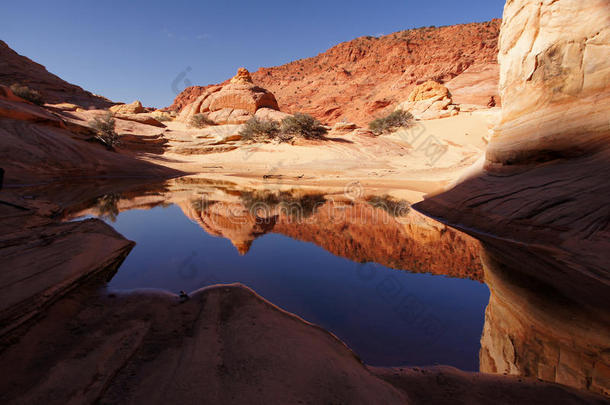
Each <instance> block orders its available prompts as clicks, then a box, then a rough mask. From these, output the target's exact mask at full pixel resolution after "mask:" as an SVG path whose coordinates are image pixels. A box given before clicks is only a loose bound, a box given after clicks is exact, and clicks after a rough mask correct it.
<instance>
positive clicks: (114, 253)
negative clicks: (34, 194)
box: [0, 203, 134, 336]
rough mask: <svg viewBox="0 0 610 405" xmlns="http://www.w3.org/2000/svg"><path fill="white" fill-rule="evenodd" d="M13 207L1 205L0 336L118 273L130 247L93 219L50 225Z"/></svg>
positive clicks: (112, 231)
mask: <svg viewBox="0 0 610 405" xmlns="http://www.w3.org/2000/svg"><path fill="white" fill-rule="evenodd" d="M17 207H20V206H16V205H13V206H9V205H5V204H3V203H0V212H1V213H2V220H1V221H0V230H1V232H0V234H1V235H2V236H1V237H0V261H2V266H3V269H2V272H0V297H1V298H0V336H3V335H5V334H7V333H8V332H9V331H10V330H12V329H15V328H17V327H18V326H20V325H21V324H23V323H24V322H27V321H28V320H31V319H32V318H33V317H35V316H37V315H40V313H41V312H42V311H43V310H44V309H46V307H47V306H48V305H49V304H51V303H52V302H53V301H55V300H57V299H58V298H60V297H62V296H63V295H65V294H67V293H68V292H69V291H71V290H72V289H74V288H77V287H78V286H79V284H80V283H82V282H83V280H86V279H88V278H90V277H92V276H94V275H96V274H98V273H99V272H101V271H108V270H109V269H116V268H118V266H119V265H120V264H121V262H122V261H123V259H124V258H125V257H126V256H127V254H128V253H129V252H130V251H131V249H132V247H133V245H134V243H133V242H130V241H128V240H126V239H125V238H123V237H122V236H121V235H119V234H118V233H116V232H115V231H114V230H112V228H110V227H109V226H108V225H106V224H105V223H104V222H102V221H100V220H97V219H90V220H87V221H84V222H69V223H55V222H54V221H52V220H49V219H46V218H43V217H38V216H36V215H35V214H33V213H32V212H33V211H32V210H31V209H28V208H17Z"/></svg>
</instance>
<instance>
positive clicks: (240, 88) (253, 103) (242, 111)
mask: <svg viewBox="0 0 610 405" xmlns="http://www.w3.org/2000/svg"><path fill="white" fill-rule="evenodd" d="M247 77H249V73H248V71H247V70H245V69H243V68H240V70H239V71H238V73H237V75H236V76H235V77H234V79H235V81H231V83H229V84H226V85H222V86H213V87H209V88H206V89H205V90H204V92H203V94H201V95H200V96H199V97H197V98H196V99H195V101H193V102H192V103H190V104H188V105H186V106H185V107H184V108H183V109H182V111H181V113H180V115H179V116H178V120H179V121H182V122H189V121H190V119H191V118H192V117H193V115H195V114H205V115H206V116H207V118H209V119H211V120H212V121H214V122H215V123H216V124H242V123H244V122H246V121H248V119H250V118H252V116H253V115H254V114H255V113H256V112H257V110H259V109H261V108H268V109H272V110H279V106H278V104H277V100H276V99H275V96H274V95H273V94H272V93H270V92H269V91H267V90H265V89H263V88H261V87H258V86H255V85H254V84H252V83H250V82H248V81H247Z"/></svg>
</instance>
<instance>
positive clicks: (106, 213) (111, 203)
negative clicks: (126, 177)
mask: <svg viewBox="0 0 610 405" xmlns="http://www.w3.org/2000/svg"><path fill="white" fill-rule="evenodd" d="M120 199H121V195H120V194H117V193H109V194H104V195H103V196H101V197H98V198H97V200H96V202H95V206H96V207H97V213H98V215H99V216H100V217H102V218H106V219H109V220H110V221H112V222H114V221H116V218H117V216H118V215H119V208H118V203H119V201H120Z"/></svg>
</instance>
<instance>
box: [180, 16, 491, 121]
mask: <svg viewBox="0 0 610 405" xmlns="http://www.w3.org/2000/svg"><path fill="white" fill-rule="evenodd" d="M500 24H501V20H498V19H495V20H492V21H489V22H483V23H471V24H462V25H454V26H447V27H440V28H435V27H426V28H418V29H412V30H406V31H400V32H396V33H394V34H390V35H386V36H383V37H379V38H375V37H361V38H357V39H354V40H352V41H349V42H343V43H341V44H339V45H337V46H334V47H333V48H331V49H329V50H328V51H326V52H324V53H321V54H319V55H317V56H315V57H312V58H307V59H301V60H297V61H294V62H291V63H288V64H286V65H282V66H276V67H271V68H261V69H259V70H258V71H256V72H255V73H253V74H252V78H253V80H254V82H255V84H257V85H259V86H261V87H264V88H266V89H268V90H270V91H271V92H272V93H273V94H275V97H276V98H277V100H278V103H279V105H280V109H281V110H282V111H285V112H289V113H294V112H297V111H301V112H306V113H309V114H311V115H313V116H315V117H316V118H318V119H320V120H322V121H323V122H326V123H333V122H335V121H338V120H340V119H345V120H348V121H353V122H356V123H359V124H367V123H368V122H369V121H370V120H371V119H373V118H374V117H376V116H378V115H380V114H383V113H385V112H387V111H390V110H392V109H393V108H394V106H395V105H396V104H397V103H398V102H401V101H404V100H405V99H406V98H407V96H408V94H409V92H410V90H411V89H412V88H413V87H414V86H415V85H416V84H418V83H421V82H423V81H426V80H429V79H432V80H436V81H440V82H443V83H445V84H446V85H447V87H449V89H450V90H451V92H452V93H453V95H454V101H455V102H457V103H468V104H480V105H485V104H487V101H488V100H489V98H490V96H492V95H493V96H495V97H496V99H497V100H499V97H498V91H497V83H498V78H499V69H498V64H497V55H498V36H499V32H500ZM204 89H205V87H200V86H192V87H189V88H187V89H185V90H184V91H183V92H182V93H181V94H180V95H178V97H176V99H175V101H174V103H173V104H172V106H171V107H169V108H171V109H174V110H178V111H179V110H181V109H182V108H183V107H184V106H185V105H187V104H189V103H191V102H192V101H194V100H195V99H196V98H197V96H198V95H200V94H201V93H202V92H203V90H204Z"/></svg>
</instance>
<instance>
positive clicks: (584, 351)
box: [480, 249, 610, 395]
mask: <svg viewBox="0 0 610 405" xmlns="http://www.w3.org/2000/svg"><path fill="white" fill-rule="evenodd" d="M509 254H510V256H511V259H509V260H508V261H507V260H506V256H505V255H498V252H497V251H495V253H492V254H486V255H484V256H483V264H484V267H485V282H486V283H487V285H488V286H489V289H490V291H491V296H490V301H489V305H488V307H487V310H486V313H485V327H484V329H483V336H482V338H481V351H480V370H481V371H482V372H488V373H508V374H514V375H523V376H533V377H537V378H540V379H542V380H545V381H551V382H557V383H560V384H565V385H568V386H571V387H575V388H579V389H586V390H591V391H594V392H598V393H604V394H606V395H609V394H610V327H609V325H610V323H609V322H608V319H607V318H608V314H607V313H606V311H605V310H604V309H603V308H597V309H596V308H591V307H585V306H583V305H582V304H579V303H577V302H575V301H574V300H572V299H567V298H564V297H563V296H562V295H560V294H558V293H557V291H556V290H552V289H551V288H550V287H549V286H548V285H546V284H543V283H541V282H540V281H537V280H535V279H533V278H532V277H531V276H526V275H524V274H523V273H521V272H519V269H520V267H521V266H522V265H519V263H528V266H529V265H533V266H535V267H536V268H539V269H540V268H542V267H546V266H550V267H554V268H556V269H560V268H561V267H562V264H561V263H559V262H556V263H549V262H550V261H549V260H548V258H544V259H542V258H540V257H536V256H534V255H532V254H524V252H521V251H520V250H519V249H515V250H512V251H510V253H509ZM500 257H502V259H500V260H502V261H499V260H498V259H499V258H500ZM511 261H512V263H511Z"/></svg>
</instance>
